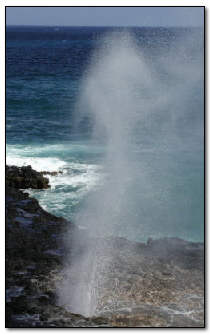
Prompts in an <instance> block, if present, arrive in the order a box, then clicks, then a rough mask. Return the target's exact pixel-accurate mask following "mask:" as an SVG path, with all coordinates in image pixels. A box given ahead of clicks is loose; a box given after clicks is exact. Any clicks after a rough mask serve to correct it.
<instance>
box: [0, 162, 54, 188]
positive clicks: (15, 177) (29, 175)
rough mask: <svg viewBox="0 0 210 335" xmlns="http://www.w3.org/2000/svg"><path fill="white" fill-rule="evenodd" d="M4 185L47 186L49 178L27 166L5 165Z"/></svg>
mask: <svg viewBox="0 0 210 335" xmlns="http://www.w3.org/2000/svg"><path fill="white" fill-rule="evenodd" d="M6 185H7V186H9V187H13V188H20V189H27V188H34V189H45V188H49V187H50V185H49V179H48V178H46V177H43V174H42V173H41V172H37V171H35V170H33V169H32V168H31V166H30V165H28V166H22V167H17V166H6Z"/></svg>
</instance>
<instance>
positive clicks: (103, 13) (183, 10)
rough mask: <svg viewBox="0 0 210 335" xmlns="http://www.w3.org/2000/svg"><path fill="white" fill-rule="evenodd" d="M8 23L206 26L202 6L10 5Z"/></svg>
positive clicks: (7, 13) (7, 14)
mask: <svg viewBox="0 0 210 335" xmlns="http://www.w3.org/2000/svg"><path fill="white" fill-rule="evenodd" d="M6 23H7V25H46V26H202V25H203V8H202V7H7V9H6Z"/></svg>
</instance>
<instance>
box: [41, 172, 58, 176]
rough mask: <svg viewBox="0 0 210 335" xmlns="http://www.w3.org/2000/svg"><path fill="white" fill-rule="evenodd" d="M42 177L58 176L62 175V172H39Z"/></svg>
mask: <svg viewBox="0 0 210 335" xmlns="http://www.w3.org/2000/svg"><path fill="white" fill-rule="evenodd" d="M40 173H41V174H42V175H43V176H44V175H46V174H47V175H50V176H57V175H58V174H63V172H62V171H52V172H49V171H41V172H40Z"/></svg>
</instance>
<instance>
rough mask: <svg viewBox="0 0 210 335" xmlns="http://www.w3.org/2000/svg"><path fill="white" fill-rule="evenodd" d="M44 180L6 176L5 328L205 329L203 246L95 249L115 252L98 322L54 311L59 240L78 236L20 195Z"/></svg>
mask: <svg viewBox="0 0 210 335" xmlns="http://www.w3.org/2000/svg"><path fill="white" fill-rule="evenodd" d="M53 173H54V172H53ZM45 174H46V172H44V173H43V174H42V173H38V172H36V171H34V170H33V169H31V167H22V168H17V167H7V168H6V327H9V328H14V327H17V328H20V327H204V246H203V244H202V243H193V242H187V241H184V240H181V239H178V238H165V239H160V240H152V239H149V240H148V243H147V244H144V243H136V242H131V241H128V240H126V239H123V238H110V239H107V240H103V241H101V243H105V244H107V247H109V245H110V247H112V250H113V252H112V262H111V263H110V265H109V269H106V274H105V275H104V278H105V279H104V282H103V287H101V288H99V291H98V294H99V301H100V304H99V306H98V310H97V313H96V316H95V317H84V316H82V315H79V314H74V313H71V312H69V311H68V310H66V309H65V308H64V307H61V306H59V305H58V300H57V294H56V287H57V285H58V283H59V282H60V283H62V279H63V276H64V273H63V262H64V260H65V257H66V255H67V254H68V255H69V254H71V246H67V245H66V244H64V243H63V238H64V236H65V235H66V234H67V232H68V236H69V234H70V235H71V233H72V234H73V233H74V232H75V231H76V230H78V228H77V227H76V226H75V225H74V224H72V223H71V222H69V221H67V220H65V219H63V218H61V217H56V216H54V215H52V214H50V213H48V212H46V211H45V210H43V209H42V208H41V206H40V205H39V203H38V201H37V200H36V199H34V198H31V197H29V195H28V194H27V193H24V192H23V191H22V190H21V189H27V188H29V187H31V188H32V187H33V188H43V189H44V188H48V187H50V185H49V180H48V179H47V178H46V177H44V175H45ZM43 192H44V190H43ZM83 234H85V232H83ZM97 245H98V246H99V249H98V253H97V256H98V257H97V258H98V263H99V264H100V263H101V262H103V261H104V255H103V254H100V243H98V244H97ZM82 275H83V274H82V273H81V276H82Z"/></svg>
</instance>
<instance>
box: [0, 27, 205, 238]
mask: <svg viewBox="0 0 210 335" xmlns="http://www.w3.org/2000/svg"><path fill="white" fill-rule="evenodd" d="M128 36H129V37H128ZM128 40H129V42H128ZM130 40H131V42H130ZM104 45H105V46H106V50H105V51H104ZM203 48H204V46H203V31H202V29H200V28H163V27H162V28H161V27H160V28H122V27H118V28H112V27H110V28H107V27H29V26H27V27H26V26H8V27H7V32H6V159H7V164H9V165H17V166H22V165H31V166H32V167H33V168H34V169H36V170H37V171H61V172H62V173H59V174H58V175H57V176H48V177H49V179H50V184H51V189H49V190H44V191H43V190H28V192H29V193H30V194H31V195H32V196H34V197H35V198H37V199H38V200H39V202H40V204H41V206H42V207H43V208H44V209H46V210H47V211H49V212H50V213H52V214H55V215H57V216H62V217H65V218H66V219H68V220H70V221H72V222H75V223H76V224H77V225H79V226H80V228H82V229H90V226H91V225H92V223H93V222H94V224H93V226H94V227H96V226H97V223H98V222H99V221H101V225H98V227H99V230H100V232H101V233H102V235H103V234H108V235H113V234H114V235H117V236H121V237H125V238H128V239H130V240H136V241H146V240H147V239H148V238H149V237H151V238H160V237H179V238H183V239H186V240H189V241H201V242H202V241H203V240H204V88H203V78H204V73H203V57H204V50H203ZM104 54H105V56H104ZM131 87H132V89H131ZM105 107H106V108H105ZM93 109H94V112H92V110H93ZM95 124H97V126H96V127H95ZM131 138H132V141H131V140H130V139H131ZM107 143H108V144H107ZM107 148H108V149H107ZM105 157H106V158H105ZM113 157H114V158H113ZM110 162H111V163H110ZM109 163H110V164H109ZM96 199H97V201H96ZM101 217H103V220H102V219H101ZM104 218H106V219H104ZM115 222H117V224H116V225H115ZM92 230H93V231H94V230H95V228H94V229H92Z"/></svg>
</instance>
